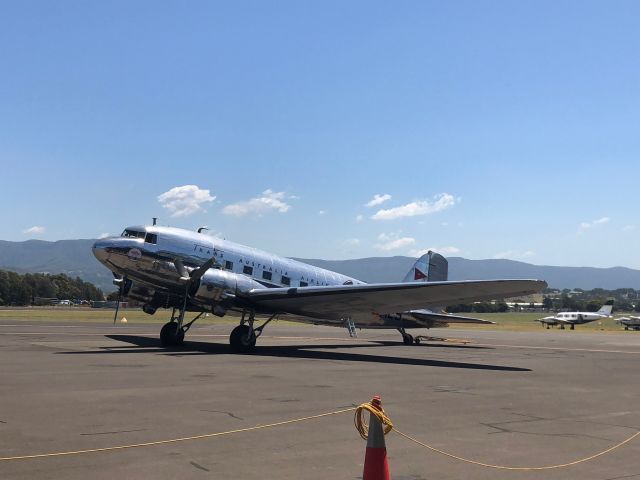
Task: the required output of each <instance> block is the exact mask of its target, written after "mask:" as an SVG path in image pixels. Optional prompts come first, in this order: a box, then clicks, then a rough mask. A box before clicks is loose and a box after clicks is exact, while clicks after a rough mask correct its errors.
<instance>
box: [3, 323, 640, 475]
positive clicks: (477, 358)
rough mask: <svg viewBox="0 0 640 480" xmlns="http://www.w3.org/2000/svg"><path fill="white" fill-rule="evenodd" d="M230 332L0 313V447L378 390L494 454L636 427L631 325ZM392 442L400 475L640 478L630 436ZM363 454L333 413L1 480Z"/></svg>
mask: <svg viewBox="0 0 640 480" xmlns="http://www.w3.org/2000/svg"><path fill="white" fill-rule="evenodd" d="M231 328H232V325H230V324H222V325H215V326H212V325H201V326H194V328H193V329H192V330H191V332H189V334H188V335H187V340H186V342H185V345H184V347H183V348H181V349H175V350H164V349H162V348H160V347H159V346H158V341H157V334H158V331H159V329H160V325H147V324H145V325H132V324H129V325H117V326H116V327H113V326H110V325H100V324H81V323H74V324H65V325H62V324H54V323H52V322H41V323H38V322H37V321H32V322H31V321H24V320H20V321H11V320H4V321H2V322H0V457H11V456H21V455H30V454H41V453H50V452H67V451H77V450H84V449H92V448H103V447H112V446H119V445H127V444H136V443H144V442H153V441H157V440H167V439H173V438H178V437H189V436H194V435H202V434H209V433H214V432H221V431H228V430H235V429H242V428H246V427H251V426H255V425H260V424H267V423H272V422H279V421H283V420H289V419H294V418H299V417H305V416H309V415H315V414H320V413H325V412H330V411H334V410H339V409H342V408H348V407H351V406H354V405H357V404H359V403H362V402H365V401H368V400H370V399H371V397H372V396H373V395H374V394H380V395H381V396H382V403H383V406H384V407H385V409H386V411H387V413H388V414H389V416H390V417H391V419H392V420H393V422H394V423H395V425H396V426H397V427H398V428H399V429H401V430H402V431H404V432H406V433H408V434H410V435H412V436H415V437H417V438H418V439H420V440H421V441H423V442H426V443H429V444H431V445H433V446H435V447H437V448H440V449H442V450H445V451H448V452H451V453H454V454H456V455H460V456H463V457H469V458H472V459H474V460H478V461H481V462H485V463H491V464H501V465H509V466H532V467H535V466H545V465H553V464H561V463H567V462H571V461H573V460H576V459H579V458H583V457H587V456H590V455H592V454H594V453H597V452H599V451H602V450H605V449H607V448H608V447H610V446H612V445H614V444H616V443H618V442H620V441H622V440H624V439H625V438H628V437H630V436H631V435H633V434H634V433H635V432H636V431H638V430H640V408H639V403H638V395H639V394H640V382H639V381H638V365H639V362H640V332H620V333H606V332H596V333H585V332H580V331H578V330H576V331H570V330H564V331H562V330H557V329H556V330H543V329H541V330H540V331H539V332H503V331H499V330H492V329H490V328H485V329H473V330H457V329H437V330H432V331H431V332H429V333H430V334H431V335H436V336H439V337H446V338H448V339H451V340H455V341H446V342H443V341H432V342H427V343H426V344H421V345H419V346H404V345H402V344H401V343H400V335H399V334H398V333H397V332H393V331H388V332H387V331H361V332H359V337H358V338H357V339H350V338H349V337H348V335H347V332H346V330H343V329H335V328H326V327H313V326H291V325H286V324H280V325H279V324H277V323H275V322H274V324H273V325H269V326H268V327H267V328H266V330H265V334H264V335H263V336H262V337H261V338H260V339H259V340H258V349H257V351H256V352H255V353H254V354H251V355H236V354H232V353H231V352H230V350H229V348H228V346H227V337H228V334H229V332H230V330H231ZM578 329H579V327H578ZM412 333H414V332H412ZM422 333H427V332H426V331H425V332H422ZM463 340H464V341H468V342H469V343H466V344H464V343H461V341H463ZM386 441H387V450H388V455H389V463H390V467H391V473H392V477H393V478H394V479H396V480H400V479H411V480H417V479H460V478H473V479H528V478H536V479H537V478H540V479H543V478H544V479H577V478H579V479H582V480H587V479H622V478H625V479H626V478H635V477H639V478H640V438H638V439H636V440H635V441H633V442H631V443H629V444H627V445H625V446H623V447H622V448H620V449H617V450H615V451H613V452H611V453H609V454H607V455H604V456H601V457H598V458H596V459H594V460H592V461H589V462H586V463H581V464H578V465H575V466H572V467H568V468H559V469H553V470H546V471H506V470H495V469H489V468H486V467H481V466H477V465H472V464H468V463H463V462H461V461H459V460H455V459H452V458H449V457H446V456H443V455H439V454H436V453H434V452H431V451H428V450H426V449H424V448H423V447H420V446H418V445H415V444H413V443H411V442H409V441H407V440H406V439H404V438H402V437H400V436H398V435H397V434H395V433H393V432H392V433H390V434H389V435H388V436H387V437H386ZM364 453H365V442H364V441H363V440H362V439H361V438H360V436H359V435H358V433H357V432H356V430H355V428H354V426H353V419H352V413H344V414H339V415H335V416H330V417H323V418H318V419H314V420H309V421H305V422H300V423H294V424H289V425H284V426H279V427H275V428H268V429H261V430H256V431H250V432H241V433H235V434H231V435H225V436H218V437H212V438H205V439H198V440H190V441H184V442H178V443H169V444H162V445H157V446H148V447H143V448H131V449H122V450H112V451H105V452H96V453H86V454H78V455H65V456H53V457H45V458H35V459H25V460H10V461H7V460H1V461H0V478H2V479H45V478H47V479H48V478H52V479H53V478H55V479H58V478H64V479H83V480H85V479H89V478H90V479H109V480H113V479H118V480H122V479H146V478H153V479H173V478H181V479H201V478H220V479H223V478H224V479H236V478H237V479H263V478H273V479H280V478H287V479H288V478H296V479H302V478H304V479H323V480H326V479H333V478H336V479H337V478H340V479H356V478H361V476H362V469H363V461H364Z"/></svg>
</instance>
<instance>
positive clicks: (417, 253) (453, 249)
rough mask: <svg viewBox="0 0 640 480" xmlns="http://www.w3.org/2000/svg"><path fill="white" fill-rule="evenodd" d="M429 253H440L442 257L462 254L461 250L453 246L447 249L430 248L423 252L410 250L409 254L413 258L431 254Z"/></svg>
mask: <svg viewBox="0 0 640 480" xmlns="http://www.w3.org/2000/svg"><path fill="white" fill-rule="evenodd" d="M429 251H432V252H436V253H439V254H440V255H454V254H456V253H460V249H459V248H458V247H454V246H453V245H449V246H447V247H429V248H424V249H422V250H409V252H408V253H409V255H411V256H412V257H421V256H422V255H424V254H425V253H429Z"/></svg>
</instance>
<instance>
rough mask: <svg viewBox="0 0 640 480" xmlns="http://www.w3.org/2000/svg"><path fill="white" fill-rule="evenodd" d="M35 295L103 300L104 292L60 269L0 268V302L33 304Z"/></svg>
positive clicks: (37, 297) (2, 303) (64, 298)
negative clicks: (22, 271) (25, 270)
mask: <svg viewBox="0 0 640 480" xmlns="http://www.w3.org/2000/svg"><path fill="white" fill-rule="evenodd" d="M39 298H57V299H59V300H103V299H104V295H103V294H102V290H100V289H99V288H98V287H96V286H95V285H94V284H92V283H89V282H85V281H83V280H82V279H81V278H80V277H76V278H71V277H69V276H67V275H65V274H64V273H60V274H56V275H50V274H48V273H25V274H19V273H16V272H10V271H6V270H0V305H20V306H24V305H33V304H35V303H36V301H37V299H39Z"/></svg>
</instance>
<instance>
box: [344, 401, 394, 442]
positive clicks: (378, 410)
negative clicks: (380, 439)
mask: <svg viewBox="0 0 640 480" xmlns="http://www.w3.org/2000/svg"><path fill="white" fill-rule="evenodd" d="M365 410H366V411H367V412H369V413H371V414H372V415H375V416H376V417H378V419H379V420H380V422H381V423H382V428H383V431H384V434H385V435H386V434H387V433H389V432H390V431H391V429H393V423H391V419H390V418H389V417H387V415H386V413H384V410H383V408H382V406H380V407H374V406H373V404H372V403H371V402H367V403H363V404H362V405H359V406H358V407H356V413H355V415H354V416H353V423H354V424H355V426H356V430H358V433H359V434H360V436H361V437H362V438H363V439H365V440H366V439H367V437H368V436H369V425H367V422H365V420H364V418H363V417H362V413H363V412H364V411H365Z"/></svg>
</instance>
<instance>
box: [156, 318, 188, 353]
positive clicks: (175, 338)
mask: <svg viewBox="0 0 640 480" xmlns="http://www.w3.org/2000/svg"><path fill="white" fill-rule="evenodd" d="M183 342H184V331H182V330H180V331H178V324H177V323H176V322H169V323H165V324H164V325H163V326H162V330H160V344H161V345H162V346H163V347H175V346H177V345H182V343H183Z"/></svg>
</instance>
